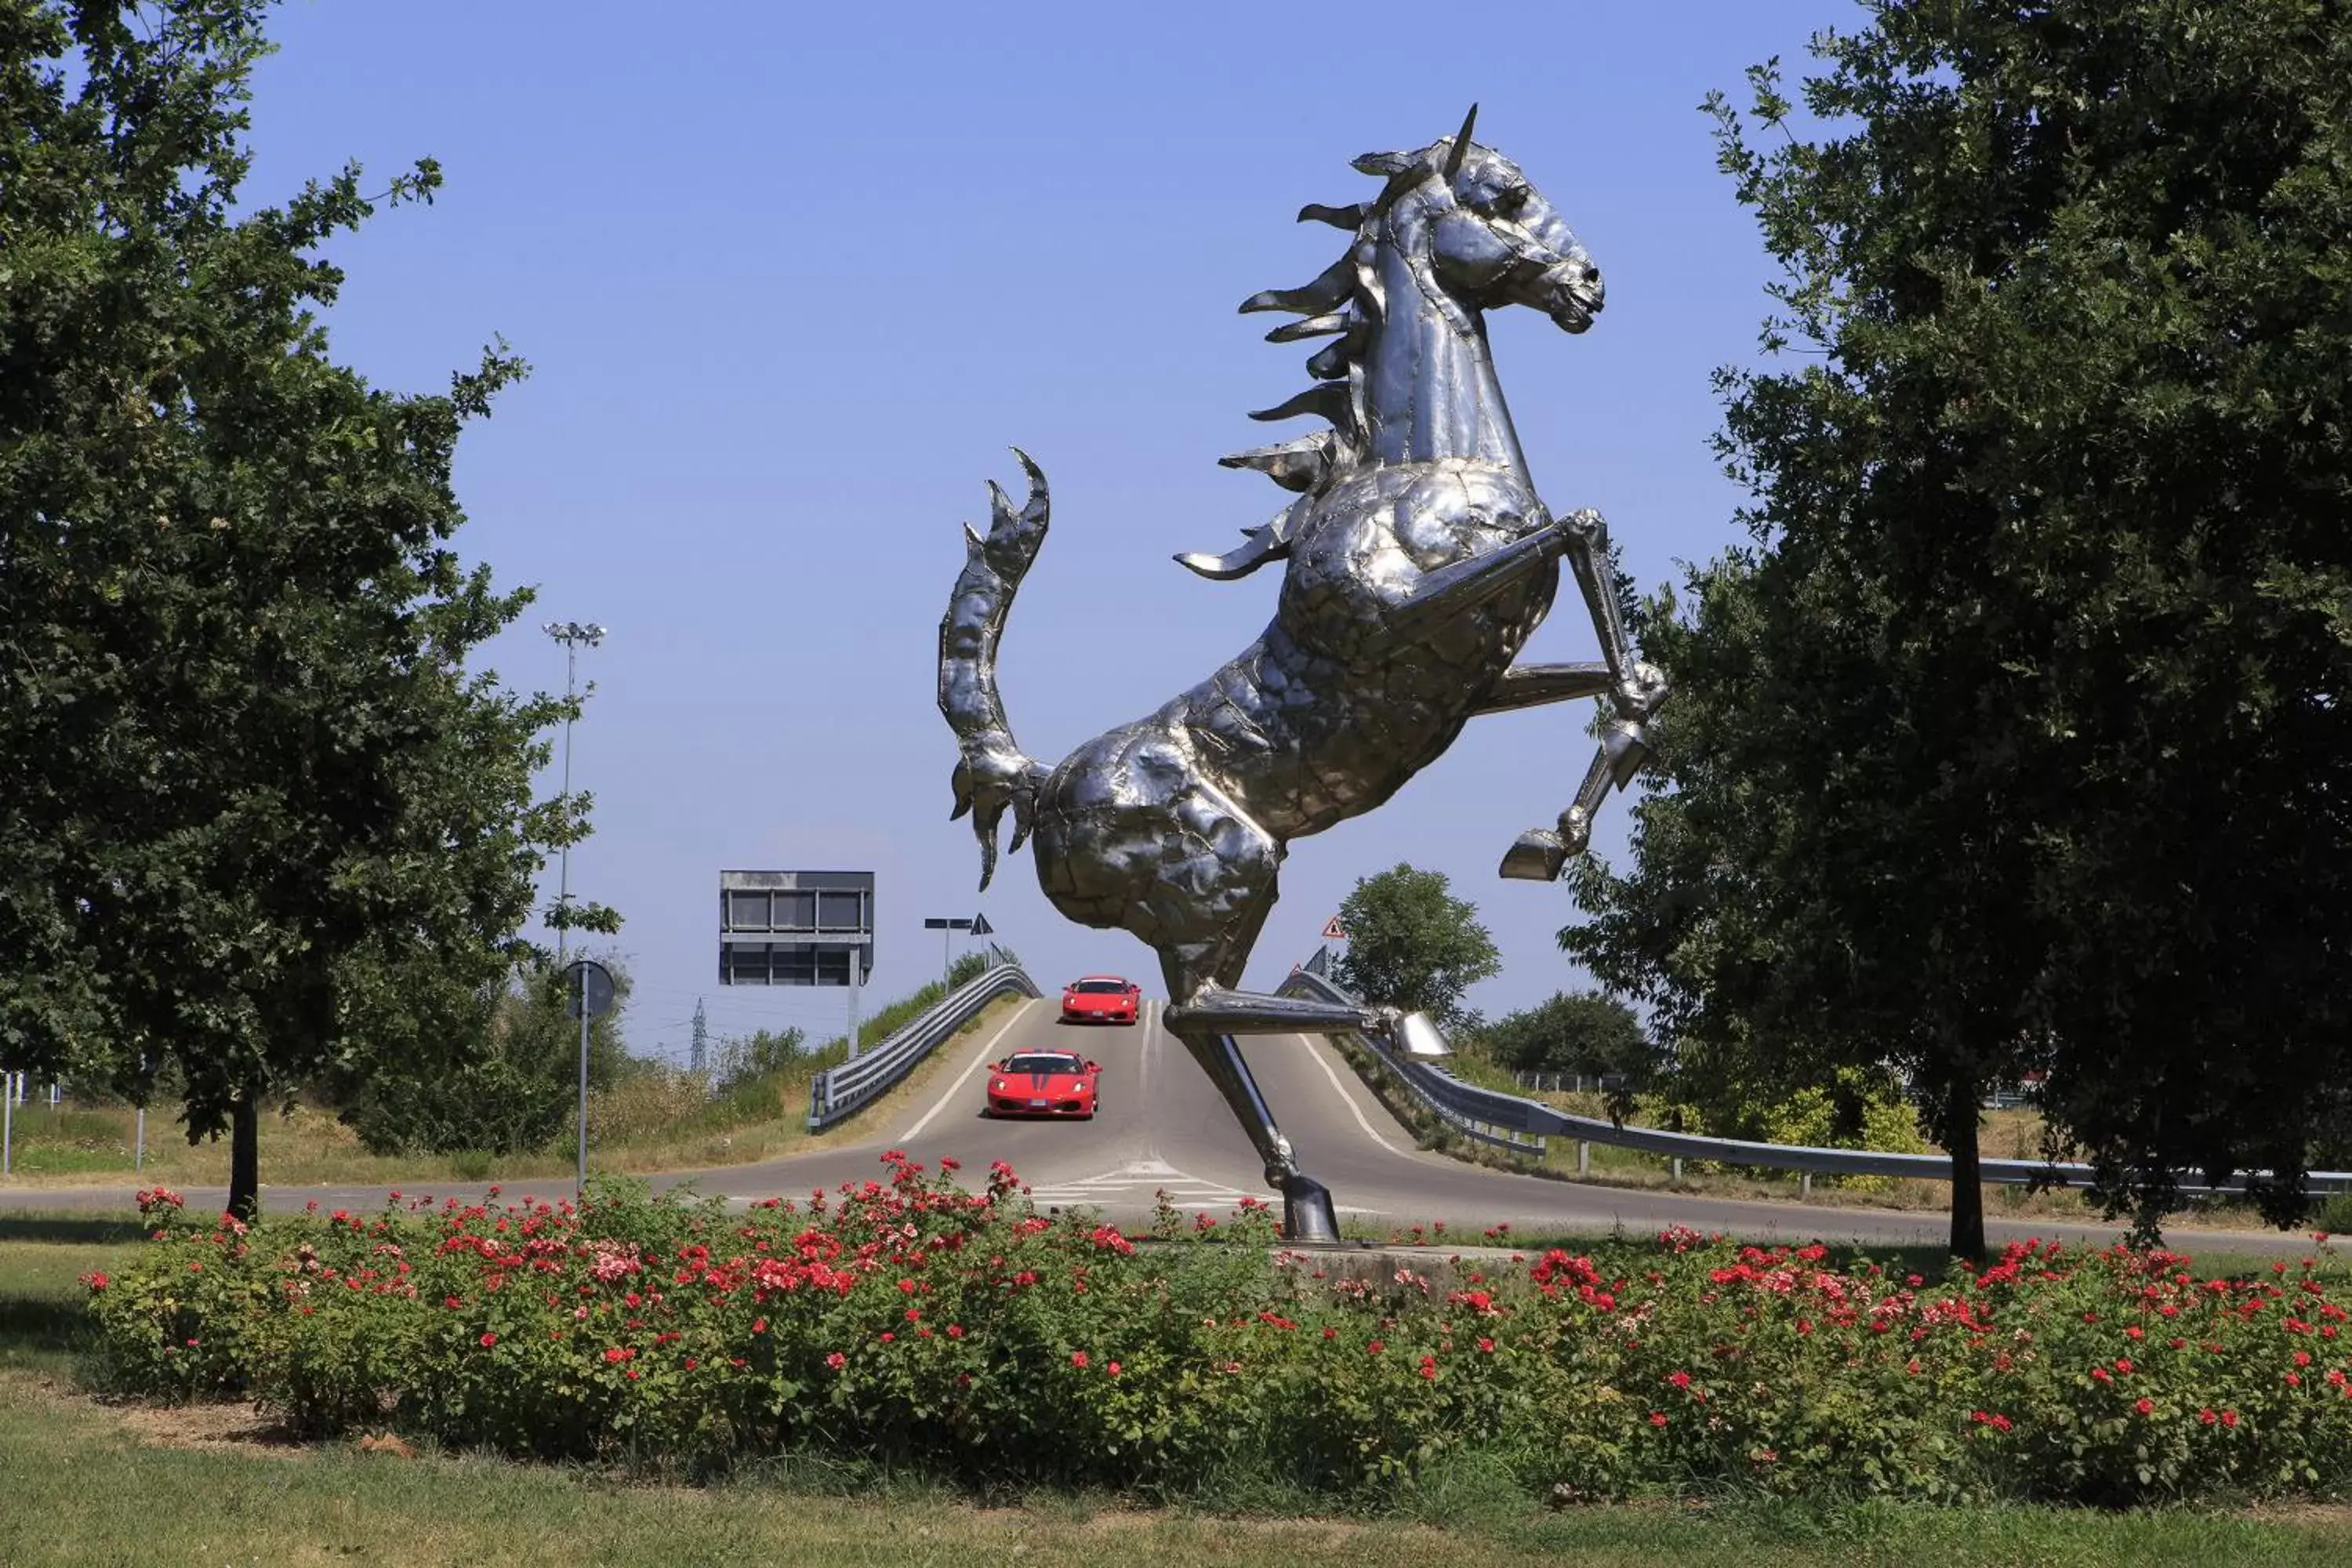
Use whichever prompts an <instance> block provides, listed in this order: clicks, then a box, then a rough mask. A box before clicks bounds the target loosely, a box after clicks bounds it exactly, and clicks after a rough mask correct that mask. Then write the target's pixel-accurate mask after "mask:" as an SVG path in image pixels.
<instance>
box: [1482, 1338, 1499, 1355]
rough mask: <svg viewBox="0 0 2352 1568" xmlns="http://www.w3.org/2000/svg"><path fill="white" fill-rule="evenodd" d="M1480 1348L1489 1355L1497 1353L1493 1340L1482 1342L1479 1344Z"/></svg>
mask: <svg viewBox="0 0 2352 1568" xmlns="http://www.w3.org/2000/svg"><path fill="white" fill-rule="evenodd" d="M1478 1348H1479V1350H1481V1351H1483V1352H1486V1354H1487V1355H1493V1354H1494V1353H1495V1342H1494V1341H1492V1340H1480V1341H1479V1342H1478Z"/></svg>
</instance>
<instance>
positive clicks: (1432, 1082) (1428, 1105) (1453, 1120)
mask: <svg viewBox="0 0 2352 1568" xmlns="http://www.w3.org/2000/svg"><path fill="white" fill-rule="evenodd" d="M1330 952H1331V950H1330V949H1329V948H1328V947H1327V948H1318V949H1316V952H1315V956H1314V957H1313V958H1311V959H1309V960H1307V963H1305V964H1303V965H1301V966H1300V967H1299V968H1298V969H1297V970H1295V971H1293V972H1292V973H1291V976H1290V978H1289V979H1288V980H1286V981H1285V982H1284V983H1283V984H1282V985H1281V986H1280V987H1279V988H1278V994H1286V995H1294V996H1301V995H1303V996H1312V997H1315V998H1317V999H1318V1000H1319V1001H1325V1002H1338V1003H1340V1004H1342V1005H1346V1006H1349V1007H1360V1006H1362V1005H1363V1004H1362V1003H1361V1002H1360V1001H1359V1000H1357V999H1356V998H1355V997H1353V996H1351V995H1349V994H1348V993H1347V992H1345V991H1342V990H1340V989H1339V986H1337V985H1335V984H1332V983H1331V981H1330V980H1329V978H1328V969H1329V964H1330ZM1349 1038H1350V1039H1352V1040H1353V1041H1354V1042H1355V1043H1356V1045H1357V1046H1358V1047H1359V1048H1360V1049H1362V1050H1363V1051H1365V1052H1367V1053H1369V1054H1370V1057H1371V1058H1372V1059H1373V1060H1374V1061H1376V1062H1378V1063H1380V1065H1381V1069H1382V1070H1383V1071H1385V1072H1386V1073H1387V1074H1388V1076H1389V1077H1390V1078H1391V1079H1394V1080H1395V1081H1396V1083H1397V1084H1398V1085H1399V1086H1400V1087H1402V1089H1404V1091H1405V1092H1406V1093H1407V1094H1409V1095H1411V1096H1412V1098H1413V1100H1415V1101H1417V1102H1418V1103H1419V1104H1420V1106H1421V1107H1422V1109H1423V1110H1427V1111H1428V1112H1429V1113H1430V1114H1431V1115H1433V1116H1435V1117H1436V1118H1437V1119H1438V1120H1439V1121H1443V1122H1444V1123H1445V1124H1446V1126H1448V1127H1450V1128H1452V1129H1453V1130H1454V1131H1455V1132H1458V1133H1460V1134H1461V1135H1462V1136H1463V1137H1465V1138H1470V1139H1475V1140H1476V1141H1477V1142H1481V1143H1491V1144H1493V1145H1494V1146H1495V1147H1496V1148H1497V1149H1507V1150H1509V1151H1511V1152H1513V1153H1515V1154H1528V1155H1533V1156H1534V1157H1535V1158H1537V1159H1541V1158H1542V1157H1543V1155H1544V1152H1545V1151H1546V1150H1547V1149H1549V1147H1550V1145H1549V1143H1548V1142H1546V1141H1545V1140H1544V1138H1543V1137H1542V1136H1541V1135H1540V1134H1537V1135H1536V1136H1533V1137H1528V1136H1524V1135H1523V1134H1524V1133H1525V1132H1526V1131H1528V1130H1526V1129H1523V1128H1521V1127H1519V1126H1518V1125H1517V1122H1515V1121H1507V1122H1501V1123H1497V1122H1495V1121H1491V1120H1487V1119H1484V1118H1481V1117H1480V1116H1478V1115H1477V1114H1476V1113H1475V1108H1472V1109H1467V1110H1465V1108H1464V1106H1463V1105H1462V1103H1461V1102H1460V1100H1458V1099H1457V1098H1455V1096H1454V1095H1453V1094H1451V1093H1449V1092H1448V1089H1447V1087H1446V1086H1451V1088H1452V1089H1472V1086H1470V1085H1468V1084H1465V1083H1463V1082H1461V1081H1460V1080H1459V1079H1455V1078H1454V1076H1453V1075H1452V1074H1451V1073H1447V1072H1444V1071H1441V1070H1440V1069H1438V1068H1433V1067H1431V1066H1430V1065H1429V1064H1428V1063H1426V1062H1422V1061H1416V1060H1414V1059H1413V1058H1410V1057H1400V1056H1397V1055H1396V1054H1394V1053H1393V1052H1391V1050H1389V1048H1388V1047H1386V1046H1385V1045H1383V1044H1382V1043H1381V1042H1380V1041H1379V1040H1376V1039H1373V1038H1372V1037H1370V1036H1369V1035H1361V1034H1351V1035H1350V1036H1349ZM1472 1092H1475V1093H1486V1090H1483V1089H1473V1090H1472ZM1496 1098H1497V1099H1499V1100H1511V1101H1512V1102H1513V1103H1515V1104H1520V1105H1527V1104H1532V1103H1533V1101H1530V1100H1517V1099H1516V1098H1515V1097H1513V1096H1509V1095H1499V1096H1496Z"/></svg>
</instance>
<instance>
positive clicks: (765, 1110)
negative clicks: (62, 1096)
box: [10, 954, 1017, 1191]
mask: <svg viewBox="0 0 2352 1568" xmlns="http://www.w3.org/2000/svg"><path fill="white" fill-rule="evenodd" d="M983 963H984V960H982V958H981V957H980V955H978V954H970V955H966V956H965V957H964V958H962V959H960V960H959V961H958V962H957V963H956V965H955V966H954V967H953V968H952V969H951V970H950V975H949V978H950V981H951V982H952V983H953V984H957V985H961V984H965V983H967V982H968V981H970V980H971V979H972V978H973V977H974V976H975V975H977V974H978V973H980V971H981V968H982V964H983ZM945 994H946V993H945V991H944V990H943V989H942V987H941V984H940V982H939V981H936V980H934V981H931V982H929V983H928V984H925V985H923V986H921V987H919V988H918V989H917V990H916V991H914V992H913V993H911V994H908V995H906V996H902V997H899V998H898V999H897V1000H895V1001H893V1002H891V1003H889V1004H888V1005H885V1006H883V1007H881V1008H879V1009H877V1011H876V1012H875V1014H874V1016H871V1017H869V1018H866V1019H862V1020H860V1022H859V1025H858V1040H859V1048H860V1049H861V1050H864V1049H870V1048H872V1047H874V1046H876V1045H878V1044H880V1043H881V1042H882V1041H883V1040H885V1039H887V1038H888V1037H889V1036H890V1035H892V1034H893V1033H895V1032H896V1031H897V1030H898V1029H899V1028H901V1027H903V1026H905V1025H906V1024H907V1023H908V1022H909V1021H910V1020H912V1019H913V1018H915V1017H917V1016H919V1015H920V1014H922V1013H923V1012H924V1011H925V1010H927V1009H928V1008H929V1007H931V1006H933V1005H937V1004H938V1002H939V1001H940V999H941V997H942V996H944V995H945ZM1014 1005H1017V1002H1016V1000H1015V999H1013V998H1006V999H1003V1000H1002V1001H1000V1002H998V1003H997V1004H995V1005H992V1006H991V1007H990V1008H988V1009H987V1010H985V1011H983V1012H982V1014H981V1015H980V1016H977V1017H975V1018H974V1019H973V1020H972V1021H971V1023H970V1024H968V1025H966V1026H965V1027H964V1029H963V1030H962V1031H961V1034H965V1035H968V1034H970V1033H971V1032H972V1031H974V1030H978V1029H982V1028H993V1027H994V1026H996V1024H997V1023H998V1022H999V1021H1000V1020H1001V1019H1002V1018H1003V1016H1004V1014H1005V1013H1006V1012H1007V1011H1009V1010H1010V1009H1011V1008H1012V1007H1013V1006H1014ZM570 1028H571V1030H572V1036H571V1038H572V1047H571V1048H572V1052H573V1053H575V1055H574V1056H573V1057H572V1058H567V1059H566V1060H565V1061H563V1062H561V1063H559V1064H558V1065H560V1066H562V1067H563V1068H564V1069H565V1076H564V1078H562V1079H557V1080H556V1087H557V1089H560V1090H562V1097H563V1098H565V1099H568V1098H569V1097H570V1095H571V1094H572V1092H573V1090H572V1089H570V1088H568V1087H567V1086H566V1085H567V1081H568V1075H569V1074H570V1073H571V1072H573V1071H576V1070H577V1069H576V1067H575V1066H573V1065H572V1064H573V1063H576V1060H577V1058H576V1052H577V1050H578V1048H579V1047H578V1038H579V1037H578V1033H577V1031H578V1026H577V1025H576V1024H573V1025H571V1026H570ZM942 1050H943V1051H944V1050H945V1047H942ZM847 1058H848V1042H847V1040H846V1038H845V1037H842V1036H835V1037H833V1038H831V1039H828V1040H824V1041H823V1042H821V1043H816V1044H811V1043H810V1042H809V1041H808V1040H807V1039H806V1037H804V1036H803V1034H802V1033H801V1031H799V1030H797V1029H788V1030H782V1031H762V1032H761V1033H758V1034H755V1035H752V1036H750V1037H745V1038H742V1039H727V1040H722V1041H720V1042H719V1052H718V1060H717V1063H716V1070H715V1071H711V1072H707V1073H694V1072H688V1071H685V1070H683V1069H680V1068H673V1067H669V1066H667V1065H665V1064H661V1063H656V1062H650V1061H646V1060H645V1059H644V1058H634V1057H630V1056H628V1055H627V1054H626V1053H625V1052H624V1051H622V1050H621V1049H620V1048H619V1046H618V1041H617V1039H615V1040H614V1042H613V1045H612V1047H611V1049H610V1050H609V1051H599V1052H598V1053H596V1054H595V1055H593V1056H592V1064H591V1065H592V1068H594V1069H595V1071H594V1076H593V1079H592V1085H593V1087H592V1089H591V1092H590V1095H589V1100H588V1151H589V1160H590V1163H591V1165H592V1167H593V1168H594V1169H598V1170H606V1171H619V1172H627V1173H656V1172H662V1171H675V1170H688V1169H699V1168H702V1167H706V1166H718V1165H740V1164H750V1163H756V1162H759V1161H761V1160H768V1159H772V1158H775V1157H776V1156H778V1155H781V1154H787V1153H791V1152H795V1151H796V1150H800V1149H803V1148H806V1147H809V1146H811V1145H812V1144H814V1143H815V1142H819V1141H821V1140H826V1139H830V1140H832V1141H834V1142H851V1141H854V1140H856V1139H857V1138H860V1137H864V1136H866V1135H867V1134H869V1133H871V1132H872V1131H874V1130H875V1128H876V1126H877V1123H878V1122H880V1121H886V1120H887V1118H888V1117H889V1116H890V1115H892V1114H895V1113H896V1110H897V1108H898V1105H899V1104H900V1103H901V1101H902V1098H903V1096H904V1095H905V1094H908V1093H911V1092H914V1091H916V1090H919V1089H920V1088H921V1087H922V1085H923V1084H924V1083H925V1082H927V1081H929V1078H930V1076H931V1073H932V1071H933V1069H934V1068H936V1067H937V1066H938V1064H939V1062H940V1060H941V1059H942V1056H941V1053H934V1054H933V1056H932V1057H931V1058H930V1059H929V1060H928V1061H925V1062H923V1063H921V1064H920V1065H919V1066H918V1067H917V1068H915V1069H914V1071H913V1072H911V1073H910V1074H908V1077H907V1078H906V1079H904V1080H902V1082H901V1083H900V1085H899V1086H898V1089H894V1090H893V1091H892V1092H891V1093H890V1094H887V1095H885V1096H883V1097H882V1098H881V1099H880V1100H877V1101H875V1102H874V1104H872V1105H870V1106H868V1107H866V1109H865V1110H862V1111H860V1112H859V1113H858V1115H856V1116H855V1117H853V1118H851V1119H850V1120H849V1121H844V1122H840V1123H837V1124H835V1126H834V1127H831V1128H829V1129H826V1130H825V1131H823V1132H811V1131H809V1129H808V1104H809V1084H810V1081H811V1080H812V1079H814V1077H815V1076H816V1075H817V1074H818V1073H819V1072H822V1071H823V1070H824V1069H825V1068H829V1067H833V1066H835V1065H837V1064H839V1063H840V1062H842V1061H845V1060H846V1059H847ZM322 1100H323V1097H316V1096H305V1097H302V1098H299V1099H297V1100H295V1101H294V1102H293V1103H292V1104H291V1105H289V1106H287V1107H286V1108H285V1109H284V1110H282V1111H281V1112H279V1113H277V1114H273V1115H271V1116H268V1117H266V1118H264V1119H263V1121H262V1122H261V1125H260V1130H259V1131H260V1138H261V1150H262V1154H263V1157H264V1158H265V1160H266V1161H267V1163H268V1171H269V1173H270V1179H271V1182H272V1184H281V1185H287V1186H298V1185H387V1186H389V1185H395V1184H403V1183H406V1184H412V1185H413V1184H415V1183H417V1182H426V1181H430V1182H454V1181H482V1180H487V1179H499V1180H528V1179H534V1178H541V1177H548V1178H565V1179H567V1180H568V1179H569V1178H570V1177H571V1176H572V1173H573V1172H574V1170H575V1168H576V1161H577V1158H578V1154H577V1145H576V1143H575V1142H573V1139H574V1132H573V1124H574V1123H575V1122H576V1121H577V1120H578V1113H577V1111H576V1110H569V1111H568V1113H567V1112H562V1111H560V1112H559V1113H558V1114H557V1115H556V1117H555V1118H554V1126H553V1128H552V1130H551V1133H550V1135H548V1136H546V1137H544V1138H543V1139H541V1140H540V1141H538V1142H533V1143H530V1144H528V1145H525V1146H522V1147H520V1148H516V1147H508V1148H462V1147H461V1148H457V1149H435V1148H432V1147H430V1146H414V1147H407V1148H403V1147H400V1146H397V1145H395V1146H394V1148H392V1149H384V1148H382V1147H373V1148H372V1147H371V1146H370V1142H369V1140H368V1139H367V1137H366V1136H365V1135H364V1134H363V1133H362V1131H361V1129H360V1128H358V1127H355V1126H353V1125H352V1121H351V1119H350V1118H349V1117H348V1115H347V1114H345V1113H342V1112H339V1111H338V1110H337V1109H336V1108H335V1107H334V1106H333V1105H332V1104H331V1103H322ZM133 1117H134V1112H133V1110H132V1109H131V1107H130V1106H128V1105H125V1104H121V1103H115V1104H100V1105H95V1106H91V1105H86V1104H74V1103H72V1102H70V1101H68V1103H67V1105H65V1106H64V1107H62V1108H61V1109H59V1110H55V1111H52V1110H49V1109H48V1108H47V1106H46V1105H44V1104H41V1103H40V1102H39V1101H38V1100H28V1101H27V1102H26V1104H25V1105H24V1106H22V1107H20V1108H19V1109H18V1110H17V1112H16V1173H15V1174H14V1175H13V1176H12V1177H11V1178H10V1181H11V1183H12V1184H17V1185H22V1186H24V1187H26V1188H29V1189H32V1190H35V1191H37V1190H38V1189H40V1188H42V1187H58V1186H77V1185H89V1184H92V1183H94V1182H101V1181H107V1180H113V1179H129V1178H133V1177H136V1178H137V1179H139V1180H142V1181H144V1182H148V1183H152V1184H162V1185H165V1186H183V1187H185V1186H213V1185H219V1184H223V1183H225V1182H226V1180H227V1177H228V1161H229V1152H228V1149H227V1148H226V1145H225V1144H224V1143H222V1142H205V1143H198V1144H193V1145H192V1144H190V1143H189V1142H187V1141H186V1139H185V1137H184V1136H183V1135H182V1132H181V1130H180V1129H179V1128H177V1127H175V1126H173V1125H172V1124H171V1123H170V1122H169V1121H166V1120H165V1119H164V1118H163V1117H162V1116H160V1115H151V1116H150V1117H149V1119H148V1123H147V1151H146V1157H145V1159H144V1161H143V1162H141V1163H139V1164H138V1165H137V1167H136V1168H134V1164H133V1147H134V1128H133ZM515 1120H516V1119H515V1118H514V1117H513V1116H512V1115H511V1114H509V1115H507V1116H505V1117H504V1118H502V1124H503V1125H512V1124H513V1123H514V1121H515ZM437 1125H444V1126H446V1125H448V1123H446V1122H442V1123H437Z"/></svg>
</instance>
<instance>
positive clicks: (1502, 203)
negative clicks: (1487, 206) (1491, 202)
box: [1495, 185, 1528, 217]
mask: <svg viewBox="0 0 2352 1568" xmlns="http://www.w3.org/2000/svg"><path fill="white" fill-rule="evenodd" d="M1526 205H1528V188H1527V186H1525V185H1509V186H1507V187H1505V188H1504V190H1503V193H1502V194H1501V195H1498V196H1496V198H1495V210H1496V212H1498V213H1501V214H1502V215H1503V216H1505V217H1508V216H1511V215H1512V214H1514V213H1516V212H1517V211H1518V210H1519V209H1520V208H1521V207H1523V206H1526Z"/></svg>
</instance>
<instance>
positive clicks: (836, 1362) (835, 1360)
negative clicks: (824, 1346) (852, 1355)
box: [824, 1351, 849, 1372]
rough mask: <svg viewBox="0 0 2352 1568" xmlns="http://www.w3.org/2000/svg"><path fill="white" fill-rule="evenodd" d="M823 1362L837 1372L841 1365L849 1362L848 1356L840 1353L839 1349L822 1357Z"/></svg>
mask: <svg viewBox="0 0 2352 1568" xmlns="http://www.w3.org/2000/svg"><path fill="white" fill-rule="evenodd" d="M824 1364H825V1365H827V1366H829V1367H831V1368H833V1370H834V1371H835V1372H839V1371H840V1370H841V1369H842V1368H843V1367H845V1366H847V1365H848V1364H849V1358H848V1357H847V1356H845V1355H844V1354H842V1353H841V1352H839V1351H835V1352H833V1353H832V1354H831V1355H829V1356H827V1357H825V1358H824Z"/></svg>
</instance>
